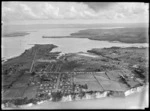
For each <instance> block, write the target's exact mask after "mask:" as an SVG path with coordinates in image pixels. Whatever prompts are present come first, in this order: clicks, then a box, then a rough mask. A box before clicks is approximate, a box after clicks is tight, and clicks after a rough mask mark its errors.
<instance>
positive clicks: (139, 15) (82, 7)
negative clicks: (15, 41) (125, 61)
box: [2, 2, 149, 24]
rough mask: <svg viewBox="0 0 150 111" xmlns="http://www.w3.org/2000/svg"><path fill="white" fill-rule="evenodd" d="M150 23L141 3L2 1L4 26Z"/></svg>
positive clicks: (147, 7)
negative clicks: (6, 24)
mask: <svg viewBox="0 0 150 111" xmlns="http://www.w3.org/2000/svg"><path fill="white" fill-rule="evenodd" d="M148 20H149V4H148V3H142V2H133V3H132V2H130V3H127V2H120V3H119V2H116V3H109V2H105V3H104V2H2V21H3V23H14V24H15V23H16V24H17V23H18V24H21V23H25V24H30V23H35V24H36V23H38V24H39V23H49V24H52V23H56V24H57V23H58V24H59V23H61V24H67V23H91V24H92V23H130V22H131V23H135V22H137V23H140V22H148Z"/></svg>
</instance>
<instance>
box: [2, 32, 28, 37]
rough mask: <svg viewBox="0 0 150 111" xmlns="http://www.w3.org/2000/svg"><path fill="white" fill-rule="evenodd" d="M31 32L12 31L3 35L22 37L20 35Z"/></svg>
mask: <svg viewBox="0 0 150 111" xmlns="http://www.w3.org/2000/svg"><path fill="white" fill-rule="evenodd" d="M28 34H30V33H28V32H11V33H4V34H3V37H20V36H25V35H28Z"/></svg>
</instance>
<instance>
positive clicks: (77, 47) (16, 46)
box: [1, 27, 148, 59]
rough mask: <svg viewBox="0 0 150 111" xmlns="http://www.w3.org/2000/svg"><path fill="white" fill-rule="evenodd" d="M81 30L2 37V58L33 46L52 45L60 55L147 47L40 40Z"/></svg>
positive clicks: (54, 30) (42, 31)
mask: <svg viewBox="0 0 150 111" xmlns="http://www.w3.org/2000/svg"><path fill="white" fill-rule="evenodd" d="M110 28H111V27H110ZM113 28H114V27H113ZM83 29H85V28H54V29H38V30H35V31H30V32H29V33H30V34H29V35H26V36H20V37H2V46H1V47H2V58H5V59H8V58H11V57H15V56H19V55H20V54H21V53H23V52H24V51H25V49H28V48H31V47H32V46H33V44H54V45H57V46H58V48H55V49H54V50H53V51H61V52H62V53H74V52H81V51H82V52H86V51H87V50H90V49H92V48H104V47H106V48H107V47H112V46H119V47H130V46H148V44H146V43H144V44H143V43H142V44H140V43H139V44H138V43H135V44H129V43H120V42H108V41H97V40H90V39H87V38H42V36H68V35H70V34H71V33H73V32H78V31H79V30H83ZM107 29H108V28H107ZM28 31H29V30H28Z"/></svg>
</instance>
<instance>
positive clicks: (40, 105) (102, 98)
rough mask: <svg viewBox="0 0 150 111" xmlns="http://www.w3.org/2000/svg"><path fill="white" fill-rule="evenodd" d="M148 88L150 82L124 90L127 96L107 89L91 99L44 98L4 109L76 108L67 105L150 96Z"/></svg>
mask: <svg viewBox="0 0 150 111" xmlns="http://www.w3.org/2000/svg"><path fill="white" fill-rule="evenodd" d="M148 89H149V83H148V84H146V85H144V86H139V87H136V88H132V89H129V90H127V91H125V92H124V94H125V97H114V96H110V97H108V96H107V91H106V93H105V92H104V93H105V94H103V96H99V97H96V98H92V97H91V98H90V99H89V98H83V99H75V100H65V101H63V100H61V101H58V102H52V101H51V100H44V101H39V102H37V104H36V105H34V104H33V103H29V104H25V105H20V106H18V107H14V108H9V107H4V106H3V107H2V108H4V109H15V108H17V109H26V108H27V109H37V108H41V109H57V108H58V109H61V108H62V107H64V108H62V109H74V108H71V107H68V108H67V106H68V105H66V104H79V103H80V102H92V101H101V102H102V101H107V100H111V101H113V100H114V101H117V100H123V99H127V98H128V99H130V97H132V96H136V95H137V94H140V93H144V92H145V95H141V96H149V95H148V91H149V90H148ZM146 91H147V92H146ZM143 99H146V98H143ZM124 101H125V100H124ZM130 102H131V101H130ZM146 102H147V101H146ZM50 104H51V105H52V106H53V105H54V106H53V107H51V106H50ZM81 104H82V103H81ZM127 104H128V103H127ZM141 104H142V103H141ZM147 104H148V103H147ZM2 105H3V104H2ZM63 105H65V106H63ZM57 106H59V107H57ZM60 106H61V107H60ZM125 106H126V105H125ZM134 107H135V108H137V107H138V106H133V107H132V108H134ZM141 107H143V106H141ZM78 108H80V107H76V109H78ZM110 108H111V107H110ZM81 109H82V108H81ZM83 109H86V108H85V107H83ZM92 109H95V108H92ZM127 109H128V108H127Z"/></svg>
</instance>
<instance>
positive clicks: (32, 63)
mask: <svg viewBox="0 0 150 111" xmlns="http://www.w3.org/2000/svg"><path fill="white" fill-rule="evenodd" d="M36 53H37V50H36V51H35V53H34V58H33V60H32V64H31V68H30V73H31V72H32V68H33V66H34V61H35V57H36Z"/></svg>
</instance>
